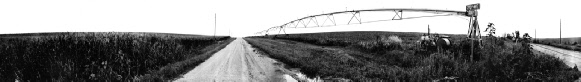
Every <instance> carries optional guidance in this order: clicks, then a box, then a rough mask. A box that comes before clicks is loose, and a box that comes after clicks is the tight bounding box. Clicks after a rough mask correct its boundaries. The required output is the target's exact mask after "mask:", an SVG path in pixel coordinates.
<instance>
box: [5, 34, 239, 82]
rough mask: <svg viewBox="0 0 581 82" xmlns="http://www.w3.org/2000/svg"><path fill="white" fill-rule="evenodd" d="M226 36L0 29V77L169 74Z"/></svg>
mask: <svg viewBox="0 0 581 82" xmlns="http://www.w3.org/2000/svg"><path fill="white" fill-rule="evenodd" d="M216 40H217V41H216ZM229 41H232V39H231V38H230V37H228V36H220V37H218V39H214V38H213V37H212V36H200V35H185V34H169V33H137V32H59V33H28V34H4V35H0V58H2V59H0V80H2V81H10V82H11V81H14V80H19V81H80V82H84V81H132V80H134V79H138V78H143V77H140V76H144V75H146V74H147V75H159V77H163V79H169V78H173V77H176V74H180V73H179V72H183V70H187V69H191V68H193V67H194V66H195V65H197V64H198V62H199V61H203V60H205V59H207V56H208V54H209V53H213V52H215V51H216V48H222V47H223V46H225V45H226V44H227V43H229ZM184 60H186V61H188V62H184ZM176 62H178V63H176ZM186 63H188V64H186ZM168 68H171V69H168ZM160 71H173V72H170V73H164V74H160V73H159V72H160ZM156 77H157V76H156Z"/></svg>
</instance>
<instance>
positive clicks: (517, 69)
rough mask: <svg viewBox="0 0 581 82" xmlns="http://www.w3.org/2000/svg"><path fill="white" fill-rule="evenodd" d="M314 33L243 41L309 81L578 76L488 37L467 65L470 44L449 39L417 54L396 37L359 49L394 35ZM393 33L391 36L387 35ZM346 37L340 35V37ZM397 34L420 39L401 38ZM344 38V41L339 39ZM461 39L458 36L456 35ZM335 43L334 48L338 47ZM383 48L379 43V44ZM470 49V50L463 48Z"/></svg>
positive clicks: (563, 78)
mask: <svg viewBox="0 0 581 82" xmlns="http://www.w3.org/2000/svg"><path fill="white" fill-rule="evenodd" d="M357 33H361V32H355V33H354V32H350V33H349V32H347V33H340V32H337V33H314V34H296V35H295V34H291V35H288V36H287V35H277V36H276V37H273V36H267V37H264V36H256V37H249V38H245V40H247V41H248V42H249V43H250V44H252V45H253V47H255V48H257V49H259V50H262V51H264V52H265V53H266V54H268V55H269V56H270V57H271V58H274V59H277V60H279V61H281V62H283V63H285V64H287V65H289V66H290V67H292V68H300V71H301V72H302V73H304V74H305V75H307V76H309V77H322V78H323V79H327V80H330V79H333V78H346V79H351V80H354V81H443V80H450V79H452V78H453V77H457V78H455V79H453V80H457V81H573V80H576V79H578V78H579V77H580V76H581V72H579V71H578V70H576V69H573V68H570V67H568V66H566V65H565V64H564V63H563V62H562V61H560V60H559V59H557V58H555V57H552V56H547V55H535V54H533V53H532V52H531V51H530V50H531V49H530V46H529V45H528V44H525V43H514V42H510V41H506V40H503V39H491V38H487V39H486V40H484V41H483V45H482V46H481V47H482V50H478V51H479V52H477V53H476V54H477V55H475V58H476V59H475V60H470V58H469V56H468V55H467V54H469V52H467V51H468V49H469V44H468V43H469V41H463V40H457V39H458V38H452V39H453V42H454V44H453V46H452V48H451V49H450V50H447V51H444V52H427V51H421V50H420V49H418V47H417V46H415V45H414V40H417V39H413V38H417V37H415V36H403V37H402V36H400V37H401V38H402V39H401V40H403V41H402V43H401V44H399V46H401V47H389V46H392V45H396V44H390V45H386V46H380V47H382V49H379V50H369V49H371V48H362V47H357V46H361V45H360V44H358V43H356V42H369V41H375V40H377V39H357V38H375V37H376V36H375V35H378V36H380V38H381V37H382V36H397V35H398V33H377V32H370V33H367V34H368V35H365V36H362V35H357ZM387 34H393V35H387ZM343 35H344V36H343ZM400 35H418V36H419V34H414V33H411V34H410V33H407V34H406V33H402V34H400ZM341 36H342V37H341ZM458 36H461V35H458ZM336 43H337V44H336ZM378 43H381V42H378ZM467 47H468V48H467Z"/></svg>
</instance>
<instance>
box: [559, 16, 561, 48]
mask: <svg viewBox="0 0 581 82" xmlns="http://www.w3.org/2000/svg"><path fill="white" fill-rule="evenodd" d="M559 44H561V19H559Z"/></svg>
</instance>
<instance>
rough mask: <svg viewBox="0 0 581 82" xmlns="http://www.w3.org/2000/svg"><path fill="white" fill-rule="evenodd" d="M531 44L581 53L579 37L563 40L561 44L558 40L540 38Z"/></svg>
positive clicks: (580, 38) (580, 39)
mask: <svg viewBox="0 0 581 82" xmlns="http://www.w3.org/2000/svg"><path fill="white" fill-rule="evenodd" d="M533 42H534V43H537V44H545V45H549V46H553V47H558V48H563V49H568V50H575V51H581V37H574V38H563V39H562V42H561V43H559V38H540V39H537V40H535V41H533Z"/></svg>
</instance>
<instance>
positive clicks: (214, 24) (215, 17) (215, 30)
mask: <svg viewBox="0 0 581 82" xmlns="http://www.w3.org/2000/svg"><path fill="white" fill-rule="evenodd" d="M214 39H216V13H214Z"/></svg>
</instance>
